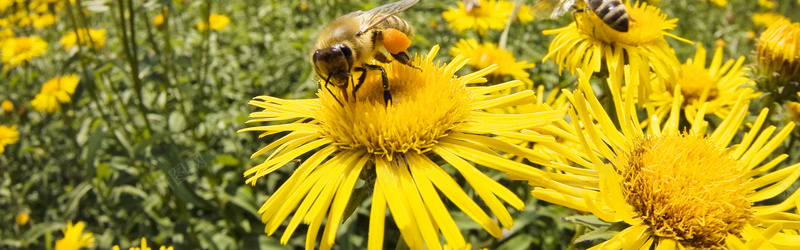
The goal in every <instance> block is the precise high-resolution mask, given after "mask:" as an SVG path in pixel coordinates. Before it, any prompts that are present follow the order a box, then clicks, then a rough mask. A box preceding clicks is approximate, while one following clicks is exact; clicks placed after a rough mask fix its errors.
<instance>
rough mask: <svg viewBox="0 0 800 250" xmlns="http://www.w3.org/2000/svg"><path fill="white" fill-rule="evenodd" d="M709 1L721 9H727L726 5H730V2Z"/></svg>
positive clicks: (720, 0)
mask: <svg viewBox="0 0 800 250" xmlns="http://www.w3.org/2000/svg"><path fill="white" fill-rule="evenodd" d="M708 1H709V2H711V3H713V4H714V5H716V6H719V7H725V5H728V0H708Z"/></svg>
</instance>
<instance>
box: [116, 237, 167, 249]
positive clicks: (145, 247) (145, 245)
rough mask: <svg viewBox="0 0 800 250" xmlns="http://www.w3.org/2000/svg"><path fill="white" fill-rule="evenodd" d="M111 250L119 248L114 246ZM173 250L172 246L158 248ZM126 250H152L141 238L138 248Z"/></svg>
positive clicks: (145, 240)
mask: <svg viewBox="0 0 800 250" xmlns="http://www.w3.org/2000/svg"><path fill="white" fill-rule="evenodd" d="M111 249H113V250H119V249H120V248H119V245H114V246H113V247H112V248H111ZM173 249H174V248H172V246H169V247H168V246H161V247H160V248H158V250H173ZM128 250H152V248H150V247H148V246H147V239H145V238H144V237H142V243H141V244H140V245H139V246H138V247H131V248H128Z"/></svg>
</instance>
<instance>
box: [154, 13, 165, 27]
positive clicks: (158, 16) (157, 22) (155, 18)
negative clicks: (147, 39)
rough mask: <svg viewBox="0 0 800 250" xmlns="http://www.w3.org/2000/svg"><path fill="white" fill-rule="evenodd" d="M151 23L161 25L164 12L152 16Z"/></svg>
mask: <svg viewBox="0 0 800 250" xmlns="http://www.w3.org/2000/svg"><path fill="white" fill-rule="evenodd" d="M153 24H154V25H155V26H161V25H163V24H164V14H158V15H157V16H156V17H154V18H153Z"/></svg>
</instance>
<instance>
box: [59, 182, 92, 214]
mask: <svg viewBox="0 0 800 250" xmlns="http://www.w3.org/2000/svg"><path fill="white" fill-rule="evenodd" d="M89 190H92V185H91V184H90V183H89V182H83V183H81V184H78V186H77V187H75V188H74V189H73V190H72V192H70V193H69V195H67V197H69V203H68V205H67V209H66V210H65V211H64V213H65V214H67V215H68V216H71V215H74V214H75V213H77V211H78V205H79V204H80V201H81V198H83V196H84V195H86V193H88V192H89Z"/></svg>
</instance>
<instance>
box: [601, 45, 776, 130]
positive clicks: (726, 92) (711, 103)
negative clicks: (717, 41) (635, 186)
mask: <svg viewBox="0 0 800 250" xmlns="http://www.w3.org/2000/svg"><path fill="white" fill-rule="evenodd" d="M744 60H745V58H744V56H742V57H739V59H738V60H736V61H734V60H728V61H727V62H724V63H723V61H722V47H718V48H717V50H716V52H715V53H714V57H713V59H711V64H710V65H708V68H706V50H705V49H704V48H703V45H702V44H698V45H697V53H696V54H695V56H694V60H692V59H689V60H687V61H686V63H685V64H683V65H681V66H680V67H679V69H678V72H677V75H676V76H675V77H674V78H670V79H668V80H667V82H666V84H664V83H662V82H659V81H653V82H652V87H651V88H652V89H653V94H651V95H650V98H649V101H648V103H649V104H650V106H648V111H650V113H649V115H651V116H652V115H655V116H656V117H658V120H663V119H664V118H665V117H666V116H667V115H669V114H670V112H671V111H672V109H671V107H672V104H673V102H677V103H680V106H681V110H683V113H684V114H685V115H686V119H687V120H688V121H689V122H693V121H694V120H695V117H696V116H697V114H698V112H699V110H700V109H701V108H703V107H704V106H705V114H713V115H715V116H717V117H719V118H721V119H725V118H726V117H727V116H728V115H729V114H730V112H731V108H732V107H733V106H734V105H735V104H736V103H737V100H738V99H739V98H740V97H741V98H743V99H744V100H745V101H750V100H751V99H753V98H757V97H760V96H761V92H756V91H755V90H754V87H755V84H754V83H753V82H752V81H750V79H748V77H747V76H746V75H745V72H744V68H743V65H744ZM617 87H619V86H614V88H617ZM678 88H680V90H678ZM612 91H615V90H612ZM627 91H628V89H623V93H626V92H627ZM678 91H680V92H678ZM624 95H626V94H623V96H624ZM701 119H702V117H701ZM647 122H648V121H645V123H647Z"/></svg>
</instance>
